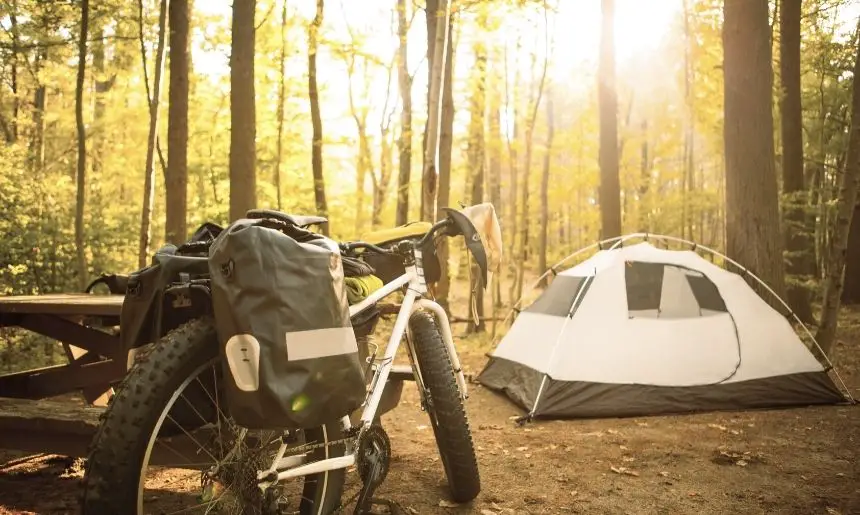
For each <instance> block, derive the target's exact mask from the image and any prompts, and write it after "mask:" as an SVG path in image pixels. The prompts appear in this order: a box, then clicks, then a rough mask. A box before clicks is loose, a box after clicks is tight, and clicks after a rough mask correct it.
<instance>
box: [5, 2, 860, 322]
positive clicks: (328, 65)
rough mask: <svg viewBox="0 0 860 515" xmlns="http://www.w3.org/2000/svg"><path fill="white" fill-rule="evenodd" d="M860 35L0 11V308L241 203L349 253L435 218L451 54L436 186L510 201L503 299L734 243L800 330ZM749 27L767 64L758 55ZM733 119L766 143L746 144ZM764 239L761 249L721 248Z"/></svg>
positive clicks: (781, 28) (658, 14) (761, 28)
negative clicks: (645, 236) (427, 209)
mask: <svg viewBox="0 0 860 515" xmlns="http://www.w3.org/2000/svg"><path fill="white" fill-rule="evenodd" d="M780 3H782V5H780ZM754 4H756V5H759V6H760V7H761V9H760V12H758V13H753V11H754V10H755V9H754V8H755V5H754ZM733 9H734V11H733ZM795 11H796V16H795V18H796V19H798V20H799V33H798V37H795V38H791V36H790V34H793V32H792V30H793V29H792V27H793V25H792V21H791V20H792V19H793V18H791V16H793V14H792V13H795ZM445 12H447V13H448V18H447V21H446V18H445V15H444V13H445ZM751 13H752V14H751ZM786 13H787V14H786ZM858 17H860V6H858V4H857V3H856V2H851V1H849V0H803V1H802V2H801V1H796V2H792V1H790V0H782V1H781V2H779V1H770V2H767V1H766V0H760V1H759V0H756V1H753V0H750V1H748V2H739V1H738V0H725V1H723V0H661V1H659V2H656V1H652V2H643V1H641V0H615V1H612V0H590V1H580V2H572V1H566V0H545V1H538V0H452V1H451V2H448V1H445V0H362V1H361V2H358V1H348V0H327V1H325V2H323V0H271V1H270V0H258V1H253V0H235V1H234V2H232V4H231V3H230V2H210V1H204V0H197V1H191V0H171V1H167V0H137V1H136V2H120V1H117V0H75V1H64V2H55V1H45V0H0V67H2V83H0V136H2V138H3V144H0V232H2V238H3V240H2V243H3V244H2V246H0V292H2V293H3V294H30V293H45V292H56V291H75V290H78V291H79V290H80V289H82V286H83V285H85V284H86V283H88V282H89V281H90V280H92V279H93V278H94V277H96V276H98V275H99V274H101V273H111V272H112V273H117V272H120V273H127V272H130V271H132V270H134V269H135V268H136V267H137V266H139V265H141V264H143V263H144V262H145V259H148V258H147V256H150V255H151V254H152V252H154V251H155V250H156V249H157V248H158V247H160V246H161V245H163V244H164V243H166V242H172V243H179V242H181V241H180V240H184V238H186V237H188V235H189V234H190V232H191V231H193V230H194V228H196V227H197V226H199V225H200V224H201V223H203V222H205V221H215V222H217V223H221V224H225V223H227V222H229V221H230V219H231V218H235V217H236V214H237V213H240V212H242V211H243V210H244V209H246V208H248V207H265V208H278V209H282V210H284V211H287V212H291V213H296V214H316V213H320V214H324V215H326V216H328V217H329V219H330V223H329V224H328V226H327V227H326V231H328V232H329V233H330V234H331V236H333V237H334V238H338V239H350V238H357V237H360V236H361V235H362V234H364V233H365V232H367V231H369V230H371V229H372V228H379V227H391V226H393V225H395V224H402V223H405V222H407V221H414V220H418V219H421V218H422V216H425V215H424V212H423V211H422V205H424V203H425V199H424V197H423V196H422V192H424V193H426V191H427V188H428V183H427V177H428V176H427V173H428V172H427V170H428V169H427V162H426V161H427V160H426V153H425V152H424V148H423V146H424V144H425V139H426V134H425V131H426V128H427V127H428V121H429V118H430V117H429V116H428V114H429V113H430V112H432V109H431V107H433V105H432V102H430V100H432V96H433V95H431V93H432V91H431V90H432V88H431V87H430V85H431V84H432V80H431V79H432V78H433V77H434V70H433V65H434V62H432V61H434V60H435V56H444V57H445V59H443V62H444V67H441V63H435V64H440V68H439V69H438V70H437V72H438V76H439V77H440V80H441V83H440V89H439V91H438V92H437V94H436V97H438V98H436V100H437V105H436V107H437V109H438V113H440V116H439V120H437V122H438V124H436V125H438V140H439V155H438V163H435V164H434V167H435V168H431V169H430V170H431V173H432V175H431V177H438V179H434V181H435V182H434V183H433V185H432V186H433V188H435V190H434V191H433V195H435V198H436V199H437V202H438V206H439V207H445V206H448V205H450V206H457V205H460V204H472V203H476V202H482V201H491V202H493V203H494V204H495V206H496V209H497V211H498V214H499V217H500V220H501V223H502V229H503V235H504V239H505V252H506V263H507V265H506V266H507V267H509V270H508V274H506V275H505V277H503V279H502V286H501V289H499V290H497V291H496V292H495V295H494V297H495V302H494V303H493V304H494V305H495V304H499V305H500V304H501V303H502V302H504V303H508V302H511V301H515V300H516V298H518V297H519V294H520V293H522V291H523V289H524V277H532V276H535V275H537V274H538V273H540V272H541V271H543V269H546V267H547V266H549V265H551V264H552V263H554V262H556V261H557V260H558V259H560V258H562V257H564V256H566V255H568V254H569V253H570V252H571V251H572V250H574V249H576V248H579V247H582V246H584V245H587V244H589V243H592V242H594V241H596V240H598V239H599V238H601V237H611V236H616V235H618V234H615V233H618V232H620V233H622V234H623V233H629V232H635V231H643V232H651V233H662V234H669V235H675V236H679V237H683V238H687V239H689V240H694V241H696V242H698V243H700V244H702V245H706V246H708V247H711V248H713V249H717V250H720V251H722V252H728V254H729V255H730V257H733V258H736V259H738V260H739V261H740V262H741V263H742V264H743V265H744V266H746V267H748V268H749V269H750V270H752V271H754V272H755V273H757V274H759V275H761V276H762V277H763V278H765V279H768V280H769V281H775V282H779V283H780V284H779V285H777V286H774V289H775V290H777V291H778V292H784V291H785V290H786V288H787V289H788V291H789V293H790V295H791V299H792V302H791V303H792V308H793V309H794V310H795V312H797V313H798V314H800V315H801V316H803V317H804V318H807V319H809V318H810V317H812V316H813V315H812V311H811V308H809V307H806V308H805V307H804V305H809V306H811V305H812V304H817V303H818V302H819V301H820V300H821V299H822V296H821V294H822V289H823V285H824V283H825V281H826V279H827V277H828V272H833V270H829V269H828V266H829V265H828V263H829V255H830V254H829V252H831V250H832V249H836V250H838V248H839V245H838V244H839V241H840V240H839V234H837V232H836V231H837V230H838V229H839V227H840V225H839V220H840V218H839V213H840V211H839V209H838V208H839V198H840V191H841V188H842V186H843V183H844V182H845V181H844V180H843V176H845V175H846V174H847V172H848V171H850V170H848V168H850V167H852V166H854V167H857V166H860V165H858V164H857V163H853V162H852V161H851V158H852V156H853V158H856V157H857V154H851V152H849V137H850V134H851V124H852V122H854V123H857V122H856V121H855V120H854V118H853V116H852V114H851V113H852V100H853V96H852V88H853V82H854V76H855V72H854V69H855V66H856V59H857V43H858V31H857V27H858ZM738 20H741V21H740V22H738V23H740V25H738V26H737V27H735V25H732V24H734V23H736V22H737V21H738ZM743 20H758V21H755V22H745V21H743ZM442 22H445V23H442ZM745 23H749V24H750V26H749V27H746V26H744V24H745ZM753 23H755V25H754V26H753V25H752V24H753ZM440 28H441V29H444V30H440ZM734 28H737V29H738V30H739V31H741V32H743V34H746V35H747V36H749V38H750V39H748V40H747V39H745V40H743V41H755V42H758V43H761V42H764V43H763V44H764V46H765V47H768V48H766V49H760V50H761V52H758V51H757V52H758V53H755V52H749V55H746V52H745V51H744V50H743V49H740V50H739V49H738V46H739V45H740V43H738V44H735V45H732V41H734V40H732V39H731V37H729V38H728V39H727V36H726V34H728V33H729V31H730V30H734ZM610 29H611V30H610ZM784 34H789V36H787V37H788V38H789V39H786V37H784ZM747 36H743V37H747ZM732 37H734V36H732ZM737 37H738V38H740V37H742V36H737ZM446 38H447V39H446ZM784 40H786V41H790V42H791V45H792V46H791V47H790V48H789V47H787V46H786V47H785V48H784V47H783V41H784ZM446 41H447V44H444V45H443V47H444V51H442V50H440V51H439V52H435V53H434V52H432V51H431V50H432V49H433V47H434V45H435V44H438V43H440V42H442V43H445V42H446ZM727 41H728V43H727ZM737 41H741V40H740V39H738V40H737ZM759 46H761V45H759ZM795 46H797V47H798V48H797V49H798V52H797V63H794V58H791V60H786V59H789V58H788V57H786V56H792V55H794V54H793V53H792V52H791V48H794V47H795ZM750 48H752V47H750ZM765 50H767V51H766V52H765ZM731 52H736V53H737V52H740V54H738V55H736V57H732V56H731V54H730V53H731ZM741 54H743V55H741ZM752 54H755V56H753V55H752ZM754 59H759V61H756V62H758V65H757V67H756V66H753V64H755V63H753V60H754ZM744 60H747V61H749V63H752V64H750V65H749V66H748V64H749V63H747V62H742V61H744ZM443 68H444V70H443ZM786 70H787V71H786ZM745 73H752V74H753V75H751V76H749V77H753V78H754V79H755V81H758V82H755V81H752V79H751V82H749V83H743V80H746V79H744V77H747V76H745V75H744V74H745ZM783 73H788V74H790V75H791V77H794V76H798V77H799V88H795V89H796V93H797V94H796V95H794V96H791V95H789V97H790V98H796V99H797V101H798V102H799V104H797V105H798V106H799V109H800V110H799V112H798V111H797V109H794V108H790V109H789V110H788V111H786V110H785V109H786V107H785V105H784V100H785V99H786V98H789V97H787V96H786V95H785V92H786V91H794V90H792V89H791V88H790V87H789V88H788V89H787V85H788V84H791V83H792V82H791V81H789V82H786V81H783ZM729 77H737V78H738V79H737V80H739V81H741V82H740V83H739V84H740V85H741V86H742V89H741V90H740V91H741V93H740V96H738V93H737V91H738V90H736V89H734V85H732V84H727V83H726V81H727V80H729V79H728V78H729ZM747 78H748V77H747ZM732 80H734V79H732ZM750 84H758V85H759V86H760V88H758V89H756V88H750V89H746V88H747V86H749V85H750ZM761 88H764V89H761ZM753 90H756V91H759V90H760V91H764V96H762V95H758V96H756V97H755V98H756V100H755V101H753V100H751V98H752V92H753ZM733 91H734V92H735V93H734V96H733V94H732V92H733ZM727 92H729V93H727ZM747 93H749V95H750V96H749V97H748V96H747ZM744 102H754V106H756V107H757V109H756V116H764V118H767V119H769V122H768V123H769V124H766V125H763V126H760V130H759V134H760V136H761V138H763V139H762V143H761V145H764V146H756V145H758V143H756V142H750V143H749V145H750V146H749V147H748V148H745V149H739V150H738V151H735V150H734V149H735V148H736V147H734V146H733V145H732V142H731V141H726V138H727V134H729V133H730V132H731V130H733V129H731V127H734V126H735V125H733V124H734V123H735V122H736V121H737V120H740V122H739V123H740V125H737V129H738V131H741V130H743V119H742V118H743V116H741V118H740V119H739V118H737V116H736V114H737V110H738V109H741V110H743V107H742V106H743V105H744ZM428 104H431V105H428ZM792 105H794V104H792ZM733 110H735V111H736V112H735V113H732V111H733ZM786 112H789V113H795V112H797V117H796V118H797V120H796V122H797V123H795V124H794V125H792V120H794V118H791V119H790V120H787V121H786V124H783V121H784V120H783V119H784V117H785V113H786ZM740 114H741V115H745V114H746V113H744V112H741V113H740ZM757 119H758V118H757ZM608 120H612V123H611V124H607V121H608ZM612 126H614V130H610V129H611V127H612ZM786 127H788V129H786ZM792 127H793V128H792ZM795 128H796V129H797V130H795ZM858 130H860V129H858ZM762 131H764V132H762ZM613 133H614V134H613ZM733 134H734V133H733ZM735 136H736V135H735ZM786 137H790V138H793V139H792V140H791V141H790V142H787V141H785V138H786ZM797 138H799V139H797ZM741 139H743V138H741ZM768 141H769V142H770V143H768ZM768 144H769V145H770V151H763V150H762V149H763V148H765V149H766V148H767V145H768ZM786 148H788V149H794V150H796V151H792V152H790V155H789V154H788V153H786V151H785V149H786ZM82 151H83V152H82ZM431 154H432V152H431ZM727 156H728V159H727ZM749 156H758V157H759V159H760V160H762V163H766V165H762V164H761V163H759V162H758V161H756V162H755V163H752V162H750V161H748V160H746V159H747V158H748V157H749ZM745 160H746V161H745ZM737 163H740V164H739V165H738V164H737ZM786 163H789V164H788V165H787V164H786ZM791 163H793V164H791ZM760 165H761V166H760ZM737 166H740V167H741V168H743V167H744V166H746V167H747V168H748V169H746V170H745V171H743V173H741V172H740V171H738V170H739V169H736V168H737ZM762 166H763V168H762ZM798 166H799V168H798ZM733 167H735V168H733ZM759 170H762V171H761V174H762V175H761V176H760V177H764V179H762V180H761V182H762V188H763V189H761V191H760V193H761V194H762V195H763V197H762V198H767V199H772V200H773V203H774V206H775V207H774V209H770V208H769V207H768V205H769V204H768V202H769V201H768V202H764V203H762V202H758V201H755V202H753V201H751V200H743V199H741V198H740V197H733V194H732V191H739V192H740V191H746V190H749V189H750V188H749V186H748V184H751V183H744V182H743V181H740V182H732V180H731V178H732V177H739V178H740V177H741V176H742V175H744V174H746V175H750V174H759ZM764 170H768V171H767V173H766V172H765V171H764ZM797 170H799V172H798V171H797ZM739 173H740V174H741V175H737V174H739ZM786 173H788V175H790V176H791V177H792V178H791V179H789V180H788V181H787V180H786V177H787V175H786ZM733 174H735V175H733ZM792 174H793V175H792ZM756 177H759V175H756ZM607 178H609V179H611V180H609V181H608V179H607ZM727 178H729V182H728V184H727ZM607 181H608V182H607ZM613 181H617V186H614V187H610V186H612V184H613ZM727 186H728V189H727ZM605 188H609V189H605ZM756 191H759V190H756ZM727 194H728V197H727ZM855 196H856V192H855ZM745 198H747V197H745ZM748 198H752V197H748ZM727 199H728V200H727ZM733 199H735V200H733ZM727 202H728V203H727ZM738 202H740V204H739V203H738ZM743 202H747V204H746V206H747V207H745V208H740V209H738V206H743V205H744V204H743ZM615 204H617V209H615V208H612V209H610V211H613V210H614V212H609V213H607V212H604V213H601V207H603V208H604V210H605V209H606V206H614V205H615ZM753 204H755V205H758V204H767V205H763V207H762V209H764V210H766V211H767V213H765V212H764V211H762V212H761V213H763V214H761V216H762V217H765V218H766V217H771V218H773V217H774V216H777V213H778V217H779V219H778V220H777V219H776V218H774V223H776V224H777V225H775V226H774V225H768V224H765V225H762V224H761V223H760V220H759V216H760V213H759V211H756V210H755V209H754V208H755V206H754V205H753ZM727 209H728V212H727ZM747 209H748V210H749V212H747ZM756 209H757V208H756ZM776 209H778V212H777V211H776ZM846 209H847V210H846V211H845V212H846V213H851V212H852V211H853V202H852V206H849V208H846ZM768 210H769V211H768ZM768 213H769V214H768ZM425 218H426V216H425ZM844 218H845V217H842V218H841V219H843V222H844ZM849 221H850V217H849ZM727 222H728V226H727ZM732 224H740V225H736V226H732ZM843 225H845V224H844V223H843ZM757 227H766V230H767V231H770V232H771V233H772V238H771V239H770V240H769V241H771V243H772V245H770V244H769V245H770V246H769V247H768V250H767V253H769V254H768V256H766V257H761V256H762V255H763V254H762V252H764V251H762V252H759V251H758V250H756V251H755V252H753V251H751V250H748V249H747V250H744V249H738V247H737V246H735V247H732V245H733V244H731V241H732V239H733V238H734V239H739V238H740V239H749V234H753V233H755V230H756V228H757ZM618 228H620V231H619V230H618ZM774 228H775V231H776V232H773V229H774ZM845 230H846V232H845V237H846V238H847V237H848V232H847V231H848V229H847V225H845ZM744 231H749V233H748V234H747V233H745V232H744ZM850 234H851V238H850V242H849V243H850V244H848V254H849V256H855V257H860V228H858V229H856V231H855V230H853V229H852V230H851V231H850ZM792 235H794V236H792ZM792 237H794V240H792ZM797 238H801V239H802V241H801V240H797ZM834 238H835V239H834ZM798 241H800V243H798ZM834 245H835V247H834ZM831 247H832V248H831ZM852 249H854V250H853V251H852ZM756 252H758V254H756ZM733 253H741V254H744V253H745V254H744V255H743V256H740V257H736V256H735V255H733ZM443 255H444V256H445V257H446V263H447V265H448V268H449V269H450V270H449V271H448V272H446V274H445V277H446V278H447V277H449V276H450V277H455V278H456V277H463V278H465V277H468V275H467V274H466V273H465V270H466V266H467V265H466V263H465V260H463V259H461V257H462V255H463V253H462V252H461V249H460V248H459V247H456V248H453V249H451V252H450V256H449V254H448V252H447V250H445V251H443ZM749 256H752V257H749ZM768 260H769V261H768ZM848 261H849V263H848V272H847V273H846V283H847V286H846V292H845V298H846V300H848V298H849V297H851V299H853V301H858V300H860V270H854V269H853V268H852V265H851V262H852V259H850V258H849V260H848ZM853 261H857V262H860V260H858V259H854V260H853ZM766 262H767V263H771V264H770V265H764V264H763V263H766ZM773 263H776V265H774V264H773ZM782 264H784V265H785V267H786V268H785V270H786V271H785V273H783V266H782ZM842 266H844V262H843V265H842ZM768 267H769V268H770V269H774V268H776V269H778V273H776V271H773V270H770V271H769V270H765V268H768ZM837 268H838V269H837V270H836V271H837V272H839V271H841V269H842V268H841V266H839V267H837ZM831 275H832V274H831ZM836 275H838V276H839V277H841V275H840V274H838V273H837V274H836ZM854 277H857V279H856V284H855V283H853V282H852V278H854ZM840 281H841V279H840ZM443 283H444V284H443V285H440V286H441V290H440V295H441V296H442V297H443V299H444V297H445V296H446V295H447V286H446V284H447V279H443ZM852 284H855V285H854V286H852ZM509 288H510V291H508V289H509ZM852 288H853V290H852ZM849 290H850V291H849ZM792 291H794V292H795V293H791V292H792ZM839 291H840V292H841V285H840V286H839ZM797 292H800V293H797ZM831 292H832V289H831ZM851 292H854V293H851ZM849 293H850V295H849ZM852 295H853V297H852Z"/></svg>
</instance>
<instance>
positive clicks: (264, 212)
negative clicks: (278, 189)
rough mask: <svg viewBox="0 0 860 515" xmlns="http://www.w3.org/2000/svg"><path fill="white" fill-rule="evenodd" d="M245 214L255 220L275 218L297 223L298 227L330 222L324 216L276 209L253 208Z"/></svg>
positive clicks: (288, 222)
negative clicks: (296, 213) (291, 212)
mask: <svg viewBox="0 0 860 515" xmlns="http://www.w3.org/2000/svg"><path fill="white" fill-rule="evenodd" d="M245 216H246V217H248V218H251V219H254V220H259V219H262V218H274V219H275V220H279V221H281V222H284V223H287V224H291V225H295V226H296V227H310V226H312V225H320V224H324V223H326V222H328V219H327V218H324V217H322V216H313V215H308V216H305V215H288V214H287V213H283V212H281V211H278V210H276V209H251V210H249V211H248V212H247V213H245Z"/></svg>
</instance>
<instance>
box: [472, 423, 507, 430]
mask: <svg viewBox="0 0 860 515" xmlns="http://www.w3.org/2000/svg"><path fill="white" fill-rule="evenodd" d="M478 429H492V430H493V431H500V430H502V429H503V428H502V426H500V425H497V424H481V425H480V426H478Z"/></svg>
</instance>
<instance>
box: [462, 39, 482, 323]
mask: <svg viewBox="0 0 860 515" xmlns="http://www.w3.org/2000/svg"><path fill="white" fill-rule="evenodd" d="M473 52H474V54H475V67H474V68H473V72H472V73H473V75H472V87H473V88H474V89H473V90H472V99H471V102H470V105H469V140H468V163H469V171H468V173H469V174H471V183H472V184H471V185H472V190H471V192H470V197H471V198H470V202H471V204H472V205H475V204H480V203H481V202H483V201H484V166H485V164H486V162H485V157H484V153H485V147H484V110H485V106H486V82H487V49H486V47H485V46H484V43H483V42H482V41H480V40H477V41H475V44H474V46H473ZM463 259H465V260H470V261H471V259H470V257H469V251H468V250H467V249H464V250H463ZM471 278H472V280H471V284H470V286H471V288H470V290H469V306H470V307H471V306H474V307H475V310H474V313H472V314H473V315H474V316H470V317H469V325H468V329H467V331H468V332H470V333H476V332H483V331H484V330H485V326H486V324H485V322H484V286H483V285H482V284H481V277H480V269H479V268H478V266H477V263H471ZM470 312H471V309H470ZM475 318H477V320H475Z"/></svg>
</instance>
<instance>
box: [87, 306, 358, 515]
mask: <svg viewBox="0 0 860 515" xmlns="http://www.w3.org/2000/svg"><path fill="white" fill-rule="evenodd" d="M220 381H221V363H220V358H219V350H218V342H217V337H216V333H215V328H214V325H213V322H212V320H211V319H209V318H201V319H195V320H192V321H190V322H187V323H185V324H184V325H182V326H180V327H178V328H177V329H175V330H174V331H171V332H170V333H168V334H167V335H165V336H164V337H163V338H162V339H160V340H159V341H158V342H156V343H155V344H153V346H152V348H151V349H150V350H149V351H148V352H146V353H145V355H144V356H143V357H141V359H140V361H138V362H137V363H136V364H135V366H134V367H133V368H132V370H131V371H130V372H129V374H128V375H127V376H126V378H125V379H124V381H123V382H122V384H121V385H120V387H119V388H118V390H117V393H116V395H115V396H114V398H113V399H112V400H111V403H110V406H109V408H108V409H107V411H106V412H105V415H104V418H103V421H102V424H101V426H100V428H99V431H98V433H97V434H96V436H95V438H94V439H93V442H92V445H91V448H90V454H89V457H88V459H87V465H86V473H85V476H84V479H83V495H82V497H81V510H82V513H84V514H116V513H123V514H138V515H143V514H144V513H173V512H182V513H266V512H267V511H271V509H272V508H273V506H274V505H275V504H278V503H280V505H281V507H282V508H287V509H288V511H290V512H294V511H298V512H299V513H302V514H315V515H318V514H328V513H331V512H332V511H333V510H334V509H336V508H337V507H338V505H339V503H340V498H341V495H342V491H343V483H344V473H345V471H344V470H335V471H329V472H323V473H319V474H313V475H309V476H305V477H304V478H303V480H301V479H300V480H297V481H295V482H294V483H292V484H287V485H284V487H283V488H282V489H281V488H280V487H281V485H279V489H278V490H274V491H271V490H270V491H269V493H267V494H263V493H261V492H260V490H259V489H258V488H257V486H256V483H257V480H256V472H257V470H260V469H265V468H268V467H269V465H270V464H271V462H272V457H273V456H274V454H275V452H276V450H277V447H278V445H279V443H280V441H281V440H280V437H281V436H282V435H283V432H280V431H279V432H274V431H268V432H267V431H259V430H245V429H242V428H240V427H238V426H236V425H235V423H233V422H232V419H231V418H230V417H229V416H228V415H226V409H225V406H223V405H222V403H220V402H219V401H223V394H222V392H221V391H220V388H219V382H220ZM340 434H341V429H340V427H339V426H338V425H337V424H329V425H325V426H321V427H319V428H316V429H312V430H305V431H301V432H297V433H296V434H295V435H294V436H295V443H296V445H306V444H319V443H322V444H328V443H329V442H331V441H333V440H338V439H339V438H340ZM195 448H196V449H195ZM344 450H345V446H344V445H343V444H342V443H341V444H333V445H322V446H320V447H318V448H316V449H313V450H311V451H310V452H309V453H308V454H307V457H306V459H307V461H316V460H319V459H324V458H328V457H335V456H339V455H343V453H344ZM288 455H289V452H288ZM293 506H294V507H293ZM216 508H217V509H216Z"/></svg>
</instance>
